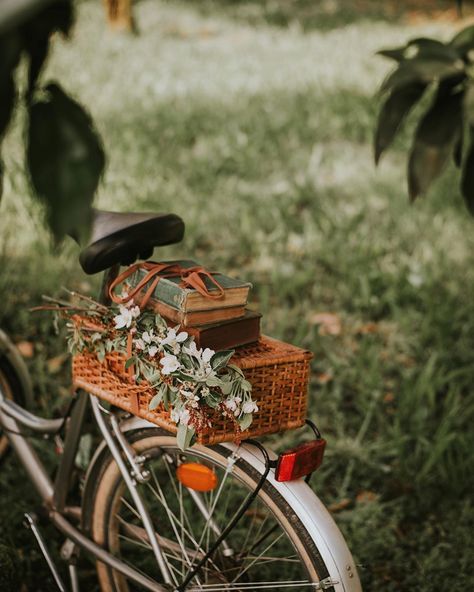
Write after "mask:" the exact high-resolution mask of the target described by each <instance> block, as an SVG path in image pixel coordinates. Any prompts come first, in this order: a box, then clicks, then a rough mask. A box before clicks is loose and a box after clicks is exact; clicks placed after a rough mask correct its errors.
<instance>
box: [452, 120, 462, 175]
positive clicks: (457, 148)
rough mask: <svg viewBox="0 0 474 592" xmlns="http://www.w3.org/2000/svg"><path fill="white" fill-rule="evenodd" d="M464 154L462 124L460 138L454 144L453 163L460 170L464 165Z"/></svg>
mask: <svg viewBox="0 0 474 592" xmlns="http://www.w3.org/2000/svg"><path fill="white" fill-rule="evenodd" d="M462 152H463V129H462V124H461V126H460V128H459V137H458V139H457V140H456V143H455V144H454V150H453V161H454V164H455V165H456V166H457V167H458V168H460V166H461V165H462Z"/></svg>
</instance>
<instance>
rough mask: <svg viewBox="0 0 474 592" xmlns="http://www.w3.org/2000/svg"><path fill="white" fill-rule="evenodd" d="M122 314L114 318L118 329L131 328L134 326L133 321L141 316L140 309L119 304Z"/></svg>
mask: <svg viewBox="0 0 474 592" xmlns="http://www.w3.org/2000/svg"><path fill="white" fill-rule="evenodd" d="M119 311H120V314H118V315H117V316H115V317H114V323H115V328H116V329H123V328H125V327H126V328H127V329H128V328H129V327H130V325H131V324H132V321H133V319H135V318H136V317H138V316H140V308H139V307H138V306H134V307H133V308H127V307H126V306H124V305H123V304H119Z"/></svg>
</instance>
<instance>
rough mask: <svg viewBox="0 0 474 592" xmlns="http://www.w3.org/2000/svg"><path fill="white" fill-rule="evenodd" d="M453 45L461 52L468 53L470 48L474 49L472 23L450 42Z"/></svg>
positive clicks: (473, 27) (473, 26)
mask: <svg viewBox="0 0 474 592" xmlns="http://www.w3.org/2000/svg"><path fill="white" fill-rule="evenodd" d="M449 45H451V47H454V48H456V50H457V51H458V52H460V53H461V54H465V53H467V52H468V51H469V50H470V49H474V25H470V26H469V27H466V28H465V29H462V31H459V33H457V34H456V35H455V36H454V37H453V38H452V39H451V41H450V42H449Z"/></svg>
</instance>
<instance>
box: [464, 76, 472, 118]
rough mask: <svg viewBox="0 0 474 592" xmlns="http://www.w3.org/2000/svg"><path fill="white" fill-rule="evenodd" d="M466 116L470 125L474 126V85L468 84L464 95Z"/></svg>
mask: <svg viewBox="0 0 474 592" xmlns="http://www.w3.org/2000/svg"><path fill="white" fill-rule="evenodd" d="M463 109H464V116H465V118H466V121H467V123H468V124H469V125H471V126H474V84H468V85H467V88H466V91H465V93H464V102H463Z"/></svg>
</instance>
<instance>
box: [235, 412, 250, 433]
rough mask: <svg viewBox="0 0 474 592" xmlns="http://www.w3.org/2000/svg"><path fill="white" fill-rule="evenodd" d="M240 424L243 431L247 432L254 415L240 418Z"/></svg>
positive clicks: (248, 414) (245, 414)
mask: <svg viewBox="0 0 474 592" xmlns="http://www.w3.org/2000/svg"><path fill="white" fill-rule="evenodd" d="M238 423H239V426H240V429H241V430H242V431H245V430H247V429H248V428H249V427H250V426H251V425H252V414H251V413H244V414H243V415H242V416H241V417H239V419H238Z"/></svg>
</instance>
